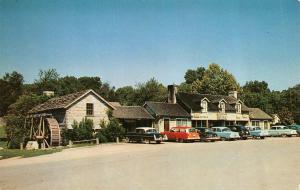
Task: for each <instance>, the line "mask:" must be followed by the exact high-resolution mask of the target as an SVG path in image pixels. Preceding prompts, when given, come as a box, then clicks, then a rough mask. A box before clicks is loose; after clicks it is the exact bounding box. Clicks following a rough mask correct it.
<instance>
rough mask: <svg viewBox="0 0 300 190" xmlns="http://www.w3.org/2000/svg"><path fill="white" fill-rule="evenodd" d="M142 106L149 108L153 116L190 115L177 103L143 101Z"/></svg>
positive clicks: (188, 116)
mask: <svg viewBox="0 0 300 190" xmlns="http://www.w3.org/2000/svg"><path fill="white" fill-rule="evenodd" d="M144 107H146V109H147V108H149V109H150V112H152V113H153V114H155V116H167V117H185V118H186V117H187V118H190V117H191V115H190V114H189V113H188V112H186V111H185V110H184V109H183V108H182V107H181V106H180V105H179V104H172V103H166V102H145V105H144Z"/></svg>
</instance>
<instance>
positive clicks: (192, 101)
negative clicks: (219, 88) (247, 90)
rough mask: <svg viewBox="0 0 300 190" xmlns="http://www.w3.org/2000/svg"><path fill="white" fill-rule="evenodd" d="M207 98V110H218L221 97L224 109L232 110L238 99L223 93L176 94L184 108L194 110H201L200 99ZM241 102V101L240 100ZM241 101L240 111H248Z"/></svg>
mask: <svg viewBox="0 0 300 190" xmlns="http://www.w3.org/2000/svg"><path fill="white" fill-rule="evenodd" d="M204 98H207V99H208V100H209V102H208V111H218V110H219V107H218V104H219V101H221V100H222V99H223V100H224V101H225V102H226V103H225V110H226V111H229V112H230V111H231V112H234V111H236V109H235V104H236V103H237V102H238V101H240V100H238V99H236V98H234V97H232V96H225V95H211V94H197V93H194V94H191V93H183V92H181V93H178V94H177V100H178V101H179V102H181V103H182V104H183V105H184V106H185V107H186V108H188V109H190V110H194V111H199V110H201V106H200V105H201V100H202V99H204ZM240 102H241V101H240ZM241 103H242V111H243V112H248V111H249V109H248V107H247V106H246V105H245V104H244V103H243V102H241Z"/></svg>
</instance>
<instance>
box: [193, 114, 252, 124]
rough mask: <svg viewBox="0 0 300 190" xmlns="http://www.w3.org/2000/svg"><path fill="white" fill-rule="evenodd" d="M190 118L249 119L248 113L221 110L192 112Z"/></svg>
mask: <svg viewBox="0 0 300 190" xmlns="http://www.w3.org/2000/svg"><path fill="white" fill-rule="evenodd" d="M191 115H192V120H204V121H206V120H215V121H216V120H225V121H247V122H248V121H249V115H248V114H239V113H221V112H206V113H202V112H192V113H191Z"/></svg>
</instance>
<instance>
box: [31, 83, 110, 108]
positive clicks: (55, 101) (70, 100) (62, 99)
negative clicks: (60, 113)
mask: <svg viewBox="0 0 300 190" xmlns="http://www.w3.org/2000/svg"><path fill="white" fill-rule="evenodd" d="M91 93H92V94H94V95H95V96H96V97H97V98H98V99H100V100H101V101H102V102H104V103H105V104H106V105H107V106H108V107H110V108H111V109H115V107H114V106H112V105H111V104H110V103H108V102H107V101H106V100H105V99H104V98H102V97H101V96H100V95H99V94H97V93H96V92H95V91H94V90H91V89H89V90H84V91H80V92H75V93H72V94H67V95H64V96H59V97H55V98H51V99H49V100H48V101H46V102H44V103H42V104H39V105H37V106H35V107H34V108H33V109H31V110H30V111H29V113H41V112H45V111H49V110H57V109H68V108H69V107H70V106H72V105H73V104H75V103H77V102H78V101H80V100H81V99H83V98H84V97H86V96H87V95H88V94H91Z"/></svg>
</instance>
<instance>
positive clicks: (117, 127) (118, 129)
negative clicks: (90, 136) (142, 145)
mask: <svg viewBox="0 0 300 190" xmlns="http://www.w3.org/2000/svg"><path fill="white" fill-rule="evenodd" d="M124 134H125V129H124V127H122V125H121V124H120V123H119V121H118V120H117V119H115V118H110V120H109V122H108V123H107V124H104V123H103V124H101V130H100V131H99V132H98V133H97V135H96V136H97V137H98V138H99V141H100V142H115V141H116V138H117V137H119V139H122V138H123V137H124Z"/></svg>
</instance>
